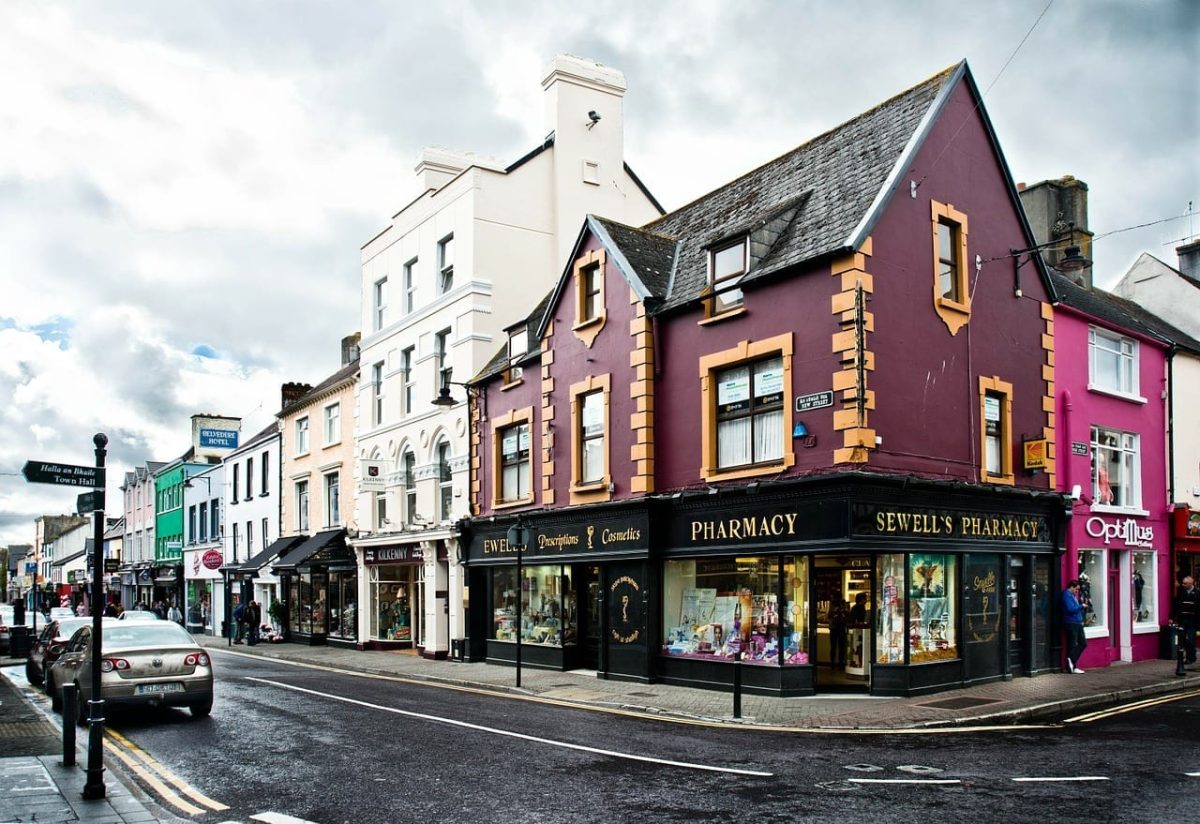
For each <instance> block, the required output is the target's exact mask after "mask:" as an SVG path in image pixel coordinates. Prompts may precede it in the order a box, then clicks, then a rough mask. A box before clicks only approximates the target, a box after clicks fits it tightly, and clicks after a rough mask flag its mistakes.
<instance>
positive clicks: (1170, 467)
mask: <svg viewBox="0 0 1200 824" xmlns="http://www.w3.org/2000/svg"><path fill="white" fill-rule="evenodd" d="M1177 351H1179V350H1178V347H1176V346H1174V345H1172V346H1171V347H1170V348H1168V349H1167V509H1168V510H1169V509H1170V508H1171V507H1172V506H1174V504H1175V353H1176V352H1177Z"/></svg>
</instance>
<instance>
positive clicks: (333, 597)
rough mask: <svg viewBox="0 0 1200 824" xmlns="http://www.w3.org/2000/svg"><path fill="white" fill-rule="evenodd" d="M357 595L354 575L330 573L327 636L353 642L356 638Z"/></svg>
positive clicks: (356, 581) (356, 583) (356, 578)
mask: <svg viewBox="0 0 1200 824" xmlns="http://www.w3.org/2000/svg"><path fill="white" fill-rule="evenodd" d="M357 595H358V575H357V574H356V573H353V572H350V573H336V572H335V573H331V574H330V576H329V634H330V636H333V637H336V638H345V639H347V640H355V639H356V638H357V637H358V623H357V622H358V610H357V609H356V608H355V600H356V599H357Z"/></svg>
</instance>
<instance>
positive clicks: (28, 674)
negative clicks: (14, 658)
mask: <svg viewBox="0 0 1200 824" xmlns="http://www.w3.org/2000/svg"><path fill="white" fill-rule="evenodd" d="M25 679H26V680H27V681H28V682H29V683H31V684H33V685H35V686H36V685H38V684H41V683H42V676H41V674H40V673H38V671H37V670H35V669H34V668H33V662H32V661H26V662H25Z"/></svg>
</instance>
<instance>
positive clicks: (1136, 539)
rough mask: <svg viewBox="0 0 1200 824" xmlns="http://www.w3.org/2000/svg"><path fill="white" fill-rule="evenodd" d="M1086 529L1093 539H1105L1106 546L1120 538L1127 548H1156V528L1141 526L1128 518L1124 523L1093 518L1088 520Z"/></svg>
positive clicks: (1085, 525)
mask: <svg viewBox="0 0 1200 824" xmlns="http://www.w3.org/2000/svg"><path fill="white" fill-rule="evenodd" d="M1084 529H1086V530H1087V534H1088V535H1091V536H1092V537H1093V538H1103V539H1104V545H1105V546H1108V545H1109V544H1111V543H1112V542H1113V541H1114V540H1115V539H1117V538H1120V539H1121V541H1122V542H1124V544H1125V546H1140V547H1146V548H1148V549H1149V548H1152V547H1153V546H1154V527H1152V526H1139V525H1138V522H1137V521H1135V520H1134V519H1133V518H1126V519H1125V520H1123V521H1106V520H1104V519H1103V518H1100V517H1097V516H1092V517H1091V518H1088V519H1087V523H1086V524H1084Z"/></svg>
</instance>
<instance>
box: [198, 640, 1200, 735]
mask: <svg viewBox="0 0 1200 824" xmlns="http://www.w3.org/2000/svg"><path fill="white" fill-rule="evenodd" d="M197 640H198V641H199V642H200V643H201V644H203V645H204V646H206V647H210V648H219V649H222V650H227V651H229V652H233V653H238V654H244V655H255V656H261V657H263V658H274V659H278V660H281V661H293V662H298V663H304V664H313V665H317V666H324V667H334V668H337V669H342V670H348V671H352V672H363V673H368V674H371V675H391V676H398V677H404V678H410V679H413V680H417V681H428V682H430V683H440V684H450V685H454V686H465V687H472V688H476V689H483V690H488V691H493V692H498V693H508V694H515V695H523V696H530V697H534V698H537V699H542V700H547V701H555V702H559V703H563V704H570V705H574V706H581V707H593V708H605V709H620V710H622V711H626V712H638V713H644V714H646V715H649V716H655V717H669V718H680V719H688V720H704V721H708V722H713V723H721V724H728V725H740V726H747V727H749V726H762V727H770V728H782V729H791V730H806V731H814V732H816V731H841V732H848V731H853V730H859V731H865V730H892V731H899V730H913V729H928V728H937V727H951V726H968V725H969V726H976V725H987V724H1011V723H1014V722H1025V721H1037V720H1042V719H1047V718H1051V717H1055V716H1061V715H1063V714H1064V713H1078V712H1083V711H1086V710H1095V709H1101V708H1104V707H1108V706H1112V705H1115V704H1118V703H1121V702H1125V701H1130V700H1133V699H1138V698H1144V697H1148V696H1154V695H1162V694H1166V693H1172V692H1179V691H1183V690H1186V689H1196V688H1200V673H1197V672H1190V671H1189V672H1188V673H1187V674H1186V676H1183V677H1180V676H1176V675H1175V664H1174V662H1172V661H1157V660H1156V661H1142V662H1138V663H1135V664H1117V665H1114V666H1111V667H1107V668H1104V669H1092V670H1088V671H1087V672H1086V673H1085V674H1083V675H1069V674H1065V673H1064V674H1058V673H1054V674H1047V675H1039V676H1037V677H1035V678H1016V679H1014V680H1012V681H997V682H993V683H990V684H983V685H981V686H976V687H968V688H966V689H958V690H950V691H947V692H940V693H935V694H933V695H923V696H920V697H917V698H876V697H870V696H866V695H846V694H831V695H822V696H814V697H809V698H774V697H767V696H760V695H750V694H743V695H742V717H741V718H740V719H734V718H733V697H732V692H731V691H730V690H725V691H716V690H701V689H694V688H690V687H676V686H670V685H667V684H643V683H631V682H626V681H610V680H604V679H601V678H598V677H596V674H595V673H594V672H584V671H579V670H574V671H570V672H557V671H551V670H537V669H529V668H523V669H522V670H521V689H519V690H518V689H517V688H516V687H515V677H516V670H515V668H513V667H505V666H498V665H494V664H484V663H459V662H456V661H430V660H427V659H424V658H421V657H420V656H418V655H415V654H413V653H411V652H377V651H363V652H359V651H357V650H354V649H343V648H341V647H332V646H318V647H310V646H304V645H300V644H268V643H260V644H258V645H256V646H253V647H251V646H248V645H238V646H229V644H228V642H227V641H226V640H225V639H222V638H216V637H212V636H197ZM227 661H228V659H225V660H221V659H218V660H217V667H218V672H220V669H221V668H222V667H229V664H228V663H227Z"/></svg>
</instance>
